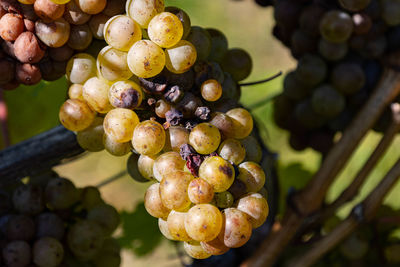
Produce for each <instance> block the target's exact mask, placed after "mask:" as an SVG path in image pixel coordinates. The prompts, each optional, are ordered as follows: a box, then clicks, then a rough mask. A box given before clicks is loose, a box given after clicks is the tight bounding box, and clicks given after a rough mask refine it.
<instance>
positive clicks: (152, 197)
mask: <svg viewBox="0 0 400 267" xmlns="http://www.w3.org/2000/svg"><path fill="white" fill-rule="evenodd" d="M144 207H145V208H146V211H147V212H148V213H149V214H150V215H151V216H153V217H156V218H161V219H163V220H167V218H168V215H169V213H170V211H171V210H170V209H168V208H166V207H165V206H164V205H163V202H162V200H161V197H160V183H155V184H152V185H151V186H149V188H147V191H146V193H145V195H144Z"/></svg>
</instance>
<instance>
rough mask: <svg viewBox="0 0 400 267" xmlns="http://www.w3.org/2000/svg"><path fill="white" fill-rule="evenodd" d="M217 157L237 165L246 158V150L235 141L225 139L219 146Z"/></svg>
mask: <svg viewBox="0 0 400 267" xmlns="http://www.w3.org/2000/svg"><path fill="white" fill-rule="evenodd" d="M218 155H220V156H221V157H222V158H223V159H225V160H228V161H231V162H233V163H234V164H236V165H238V164H240V163H241V162H242V161H243V160H244V158H245V157H246V150H245V148H244V146H243V145H242V143H241V142H240V141H238V140H236V139H226V140H224V141H223V142H222V143H221V144H220V146H219V148H218Z"/></svg>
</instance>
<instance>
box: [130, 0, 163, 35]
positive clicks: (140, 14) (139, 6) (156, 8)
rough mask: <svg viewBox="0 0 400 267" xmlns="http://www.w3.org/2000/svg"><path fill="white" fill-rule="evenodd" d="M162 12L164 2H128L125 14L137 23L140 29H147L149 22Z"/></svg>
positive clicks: (138, 0)
mask: <svg viewBox="0 0 400 267" xmlns="http://www.w3.org/2000/svg"><path fill="white" fill-rule="evenodd" d="M163 10H164V0H128V1H126V13H127V14H128V16H130V17H131V18H133V19H134V20H135V21H136V22H138V23H139V25H140V27H142V28H147V25H148V24H149V22H150V20H151V19H152V18H153V17H154V16H155V15H157V14H158V13H160V12H162V11H163Z"/></svg>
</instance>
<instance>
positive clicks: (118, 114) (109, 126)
mask: <svg viewBox="0 0 400 267" xmlns="http://www.w3.org/2000/svg"><path fill="white" fill-rule="evenodd" d="M138 124H139V117H138V116H137V115H136V113H135V112H134V111H132V110H130V109H124V108H116V109H113V110H111V111H110V112H108V113H107V115H106V117H105V118H104V131H105V133H106V134H107V135H109V136H110V137H111V138H112V139H114V141H115V142H119V143H125V142H129V141H130V140H131V139H132V134H133V130H134V129H135V127H136V126H137V125H138Z"/></svg>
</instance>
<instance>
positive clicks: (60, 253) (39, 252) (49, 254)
mask: <svg viewBox="0 0 400 267" xmlns="http://www.w3.org/2000/svg"><path fill="white" fill-rule="evenodd" d="M32 254H33V257H32V258H33V262H34V263H35V264H36V265H37V266H58V265H60V263H61V261H62V260H63V257H64V248H63V245H62V244H61V243H60V241H58V240H57V239H55V238H52V237H42V238H41V239H39V240H37V241H36V242H35V243H34V244H33V250H32Z"/></svg>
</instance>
